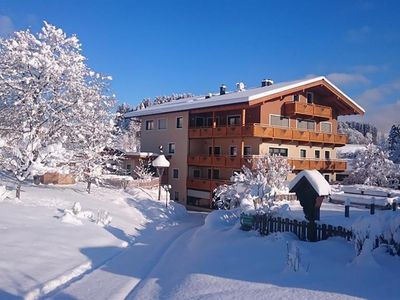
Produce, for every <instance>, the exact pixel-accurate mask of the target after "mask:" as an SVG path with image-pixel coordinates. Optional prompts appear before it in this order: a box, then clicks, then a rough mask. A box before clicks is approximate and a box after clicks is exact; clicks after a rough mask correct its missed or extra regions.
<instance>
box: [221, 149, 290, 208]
mask: <svg viewBox="0 0 400 300" xmlns="http://www.w3.org/2000/svg"><path fill="white" fill-rule="evenodd" d="M290 170H291V169H290V165H289V164H288V162H287V159H285V158H284V157H280V156H269V155H268V156H265V157H262V158H257V159H256V161H255V168H254V170H251V169H249V168H248V167H246V166H243V167H242V170H241V172H239V173H235V174H234V175H233V176H232V178H231V182H232V184H229V185H222V186H219V187H218V188H217V189H216V190H215V197H214V201H215V204H216V206H217V207H218V208H219V209H233V208H237V207H240V208H242V210H243V211H245V212H248V213H252V212H255V211H256V210H265V211H268V210H269V207H270V206H271V205H272V201H273V196H274V195H275V194H276V193H278V192H280V191H287V187H286V186H285V181H286V179H287V176H288V174H289V172H290Z"/></svg>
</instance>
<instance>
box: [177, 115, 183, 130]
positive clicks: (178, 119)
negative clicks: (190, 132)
mask: <svg viewBox="0 0 400 300" xmlns="http://www.w3.org/2000/svg"><path fill="white" fill-rule="evenodd" d="M176 128H183V117H177V118H176Z"/></svg>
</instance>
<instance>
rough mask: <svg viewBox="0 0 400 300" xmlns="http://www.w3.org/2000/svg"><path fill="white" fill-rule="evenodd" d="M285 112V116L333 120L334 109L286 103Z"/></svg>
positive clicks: (316, 105)
mask: <svg viewBox="0 0 400 300" xmlns="http://www.w3.org/2000/svg"><path fill="white" fill-rule="evenodd" d="M284 111H285V115H288V116H307V117H316V118H321V119H330V118H332V108H330V107H329V106H323V105H318V104H308V103H300V102H286V103H285V104H284Z"/></svg>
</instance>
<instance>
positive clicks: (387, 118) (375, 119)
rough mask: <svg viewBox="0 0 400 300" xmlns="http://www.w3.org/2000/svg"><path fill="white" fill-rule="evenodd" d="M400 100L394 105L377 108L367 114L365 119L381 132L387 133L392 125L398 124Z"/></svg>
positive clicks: (399, 120) (399, 122)
mask: <svg viewBox="0 0 400 300" xmlns="http://www.w3.org/2000/svg"><path fill="white" fill-rule="evenodd" d="M399 112H400V100H397V101H396V102H395V103H391V104H388V105H384V106H382V107H381V108H379V107H377V108H376V109H375V110H374V111H370V113H367V114H366V116H365V118H366V119H367V120H368V121H369V122H371V123H372V124H374V125H375V126H376V127H378V128H379V129H380V130H381V131H382V132H385V133H386V132H388V131H389V130H390V128H391V127H392V125H393V124H400V115H399Z"/></svg>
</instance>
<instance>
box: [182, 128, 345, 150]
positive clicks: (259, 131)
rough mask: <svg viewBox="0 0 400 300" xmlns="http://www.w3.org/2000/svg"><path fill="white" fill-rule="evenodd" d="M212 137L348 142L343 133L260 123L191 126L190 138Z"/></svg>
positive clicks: (319, 142) (328, 142)
mask: <svg viewBox="0 0 400 300" xmlns="http://www.w3.org/2000/svg"><path fill="white" fill-rule="evenodd" d="M212 137H214V138H218V137H261V138H269V139H278V140H286V141H300V142H308V143H316V144H332V145H337V146H343V145H345V144H346V143H347V136H346V135H343V134H333V133H323V132H315V131H305V130H299V129H296V128H284V127H272V126H269V125H263V124H258V123H255V124H247V125H245V126H223V127H215V128H212V127H208V128H189V138H212Z"/></svg>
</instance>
